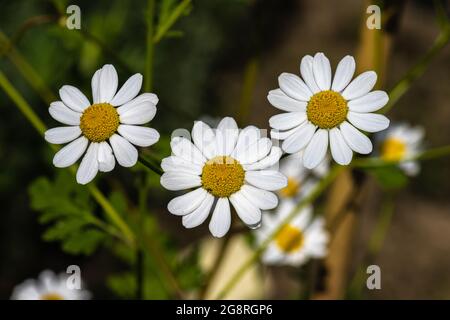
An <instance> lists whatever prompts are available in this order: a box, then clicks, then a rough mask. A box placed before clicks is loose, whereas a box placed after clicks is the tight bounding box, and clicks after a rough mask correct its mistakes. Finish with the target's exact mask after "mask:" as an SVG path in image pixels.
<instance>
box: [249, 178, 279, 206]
mask: <svg viewBox="0 0 450 320" xmlns="http://www.w3.org/2000/svg"><path fill="white" fill-rule="evenodd" d="M241 193H242V194H243V195H244V196H245V197H246V198H247V199H248V200H249V201H250V202H251V203H253V204H254V205H255V206H257V207H258V208H260V209H261V210H270V209H273V208H275V207H276V206H277V205H278V197H277V196H276V195H275V194H274V193H273V192H270V191H266V190H262V189H259V188H255V187H253V186H251V185H248V184H244V185H243V186H242V188H241Z"/></svg>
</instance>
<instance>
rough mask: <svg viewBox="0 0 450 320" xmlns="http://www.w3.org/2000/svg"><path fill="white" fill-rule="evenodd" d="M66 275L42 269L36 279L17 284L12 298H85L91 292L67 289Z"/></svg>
mask: <svg viewBox="0 0 450 320" xmlns="http://www.w3.org/2000/svg"><path fill="white" fill-rule="evenodd" d="M67 279H68V275H67V274H66V273H61V274H59V275H56V274H55V273H54V272H53V271H50V270H45V271H42V272H41V274H40V275H39V278H38V279H37V280H34V279H28V280H25V281H24V282H23V283H21V284H19V285H17V286H16V287H15V288H14V290H13V293H12V296H11V299H12V300H87V299H90V297H91V293H90V292H89V291H87V290H83V289H69V288H68V286H67Z"/></svg>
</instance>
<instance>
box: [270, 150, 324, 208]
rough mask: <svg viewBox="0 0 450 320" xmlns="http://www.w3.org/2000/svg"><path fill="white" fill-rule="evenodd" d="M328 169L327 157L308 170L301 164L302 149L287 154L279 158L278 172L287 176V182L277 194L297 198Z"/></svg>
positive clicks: (307, 190) (309, 188) (283, 197)
mask: <svg viewBox="0 0 450 320" xmlns="http://www.w3.org/2000/svg"><path fill="white" fill-rule="evenodd" d="M328 171H329V161H328V159H324V160H323V161H322V162H321V163H320V164H319V165H318V166H317V167H315V168H314V169H312V170H309V169H306V168H305V167H304V166H303V151H300V152H297V153H294V154H292V155H288V156H286V157H285V158H283V159H281V160H280V172H281V173H282V174H284V175H285V176H286V177H287V179H288V184H287V186H286V187H284V188H283V189H281V190H280V191H278V194H279V195H280V197H281V198H282V199H299V198H301V197H303V196H305V195H307V194H308V192H309V191H310V190H311V189H312V188H313V187H314V186H315V185H316V184H317V182H318V181H319V179H320V178H321V177H323V176H324V175H325V174H326V173H327V172H328Z"/></svg>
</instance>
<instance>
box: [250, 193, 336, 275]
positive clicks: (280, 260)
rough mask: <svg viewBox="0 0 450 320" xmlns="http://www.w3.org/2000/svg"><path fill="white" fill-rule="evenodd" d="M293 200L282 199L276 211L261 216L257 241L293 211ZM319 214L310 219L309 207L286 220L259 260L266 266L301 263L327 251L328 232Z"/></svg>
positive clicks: (294, 203)
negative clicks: (261, 224) (287, 221)
mask: <svg viewBox="0 0 450 320" xmlns="http://www.w3.org/2000/svg"><path fill="white" fill-rule="evenodd" d="M295 206H296V202H294V201H291V200H285V201H282V202H281V203H280V206H279V207H278V208H277V210H276V212H275V214H270V215H269V214H268V215H266V216H264V224H263V226H262V227H261V228H260V229H258V230H257V231H256V239H257V242H258V243H259V244H261V243H263V242H264V241H266V240H267V239H268V237H269V236H270V235H271V234H272V233H273V232H275V230H277V228H278V227H279V226H280V225H281V224H282V223H283V221H284V220H285V219H286V217H287V216H288V215H289V214H290V213H291V212H292V210H294V208H295ZM324 225H325V221H324V219H323V218H322V217H318V218H312V207H311V206H308V207H306V208H304V209H303V210H301V211H300V212H299V213H298V214H297V215H296V216H295V217H294V218H293V219H292V220H291V221H290V222H289V223H287V224H286V225H284V226H283V228H282V229H281V231H280V232H279V233H278V234H277V236H276V237H275V238H274V239H273V240H272V241H271V242H270V243H269V245H268V246H267V249H266V251H265V252H264V253H263V256H262V261H263V263H265V264H269V265H291V266H300V265H303V264H305V263H306V262H308V260H309V259H311V258H323V257H325V256H326V254H327V244H328V233H327V231H326V230H325V227H324Z"/></svg>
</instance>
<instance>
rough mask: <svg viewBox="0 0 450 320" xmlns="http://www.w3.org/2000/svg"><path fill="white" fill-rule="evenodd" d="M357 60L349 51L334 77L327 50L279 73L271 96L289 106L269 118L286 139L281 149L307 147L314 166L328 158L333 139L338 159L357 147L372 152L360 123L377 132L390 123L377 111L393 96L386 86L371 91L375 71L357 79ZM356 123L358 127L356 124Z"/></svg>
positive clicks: (345, 161)
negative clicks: (296, 70) (290, 70)
mask: <svg viewBox="0 0 450 320" xmlns="http://www.w3.org/2000/svg"><path fill="white" fill-rule="evenodd" d="M354 72H355V60H354V59H353V57H351V56H346V57H344V58H343V59H342V60H341V61H340V62H339V64H338V66H337V68H336V72H335V75H334V79H332V75H331V66H330V62H329V60H328V59H327V57H325V55H324V54H323V53H320V52H319V53H316V55H315V56H314V58H313V57H312V56H309V55H307V56H305V57H303V59H302V61H301V64H300V73H301V76H302V78H303V80H302V79H301V78H300V77H298V76H296V75H294V74H291V73H282V74H281V75H280V76H279V77H278V83H279V86H280V88H279V89H276V90H272V91H270V92H269V95H268V96H267V98H268V100H269V102H270V103H271V104H272V105H273V106H274V107H276V108H278V109H281V110H283V111H286V113H282V114H278V115H275V116H273V117H272V118H270V120H269V123H270V126H271V127H272V128H273V129H274V130H272V132H271V136H272V138H275V139H278V140H284V141H283V144H282V146H281V147H282V149H283V151H285V152H286V153H296V152H298V151H300V150H302V149H304V150H305V152H304V155H303V163H304V166H305V167H306V168H308V169H312V168H314V167H316V166H318V165H319V164H320V163H321V162H322V160H323V159H324V157H325V155H326V153H327V150H328V144H329V145H330V149H331V155H332V156H333V158H334V160H335V161H336V162H337V163H339V164H341V165H347V164H349V163H350V161H351V160H352V156H353V152H352V151H355V152H357V153H361V154H368V153H370V152H371V151H372V143H371V141H370V140H369V138H367V137H366V136H365V135H364V134H363V133H361V132H360V131H359V130H358V129H360V130H363V131H367V132H377V131H381V130H384V129H386V128H387V127H388V126H389V120H388V119H387V118H386V117H385V116H383V115H381V114H375V113H372V112H374V111H377V110H379V109H381V108H382V107H383V106H384V105H385V104H386V103H387V102H388V100H389V98H388V95H387V94H386V92H384V91H379V90H376V91H372V92H371V90H372V88H373V87H374V85H375V82H376V80H377V75H376V73H375V72H373V71H367V72H363V73H361V74H360V75H359V76H357V77H356V78H355V79H354V80H353V81H351V80H352V77H353V74H354ZM355 127H356V128H355Z"/></svg>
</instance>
